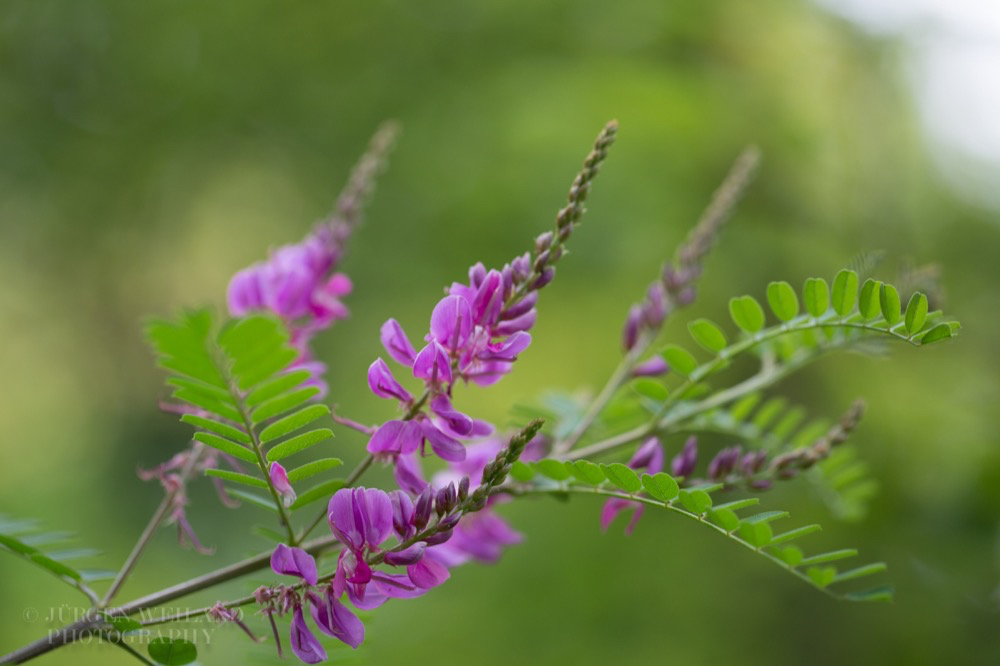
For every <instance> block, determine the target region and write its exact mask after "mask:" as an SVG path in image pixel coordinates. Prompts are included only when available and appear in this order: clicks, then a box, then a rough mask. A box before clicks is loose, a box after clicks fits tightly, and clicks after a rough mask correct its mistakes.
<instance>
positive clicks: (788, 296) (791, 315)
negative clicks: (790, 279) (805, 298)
mask: <svg viewBox="0 0 1000 666" xmlns="http://www.w3.org/2000/svg"><path fill="white" fill-rule="evenodd" d="M767 304H768V305H769V306H771V312H773V313H774V316H775V317H777V318H778V319H780V320H781V321H791V320H792V319H795V316H796V315H797V314H799V297H798V296H797V295H796V294H795V290H794V289H792V285H790V284H788V283H787V282H772V283H770V284H769V285H767Z"/></svg>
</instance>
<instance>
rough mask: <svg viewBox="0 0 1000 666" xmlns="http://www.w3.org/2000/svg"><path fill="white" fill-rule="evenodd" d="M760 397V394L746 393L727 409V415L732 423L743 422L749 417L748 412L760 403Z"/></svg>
mask: <svg viewBox="0 0 1000 666" xmlns="http://www.w3.org/2000/svg"><path fill="white" fill-rule="evenodd" d="M761 397H762V396H761V394H760V393H748V394H747V395H745V396H743V397H742V398H740V399H739V400H738V401H737V402H736V404H734V405H733V406H732V407H730V408H729V415H730V416H731V417H732V418H733V420H734V421H743V420H744V419H746V418H747V417H748V416H750V412H752V411H753V410H754V407H756V406H757V405H758V404H759V403H760V400H761Z"/></svg>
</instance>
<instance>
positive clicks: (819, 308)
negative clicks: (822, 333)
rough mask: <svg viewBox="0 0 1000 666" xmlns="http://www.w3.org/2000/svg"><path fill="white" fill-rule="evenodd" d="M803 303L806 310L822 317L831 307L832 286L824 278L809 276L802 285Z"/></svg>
mask: <svg viewBox="0 0 1000 666" xmlns="http://www.w3.org/2000/svg"><path fill="white" fill-rule="evenodd" d="M802 303H803V304H804V305H805V307H806V312H808V313H809V314H811V315H812V316H813V317H820V316H822V315H823V314H824V313H825V312H826V311H827V308H829V307H830V288H829V287H828V286H827V284H826V280H824V279H823V278H809V279H807V280H806V282H805V285H804V286H803V287H802Z"/></svg>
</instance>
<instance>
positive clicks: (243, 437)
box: [181, 414, 250, 444]
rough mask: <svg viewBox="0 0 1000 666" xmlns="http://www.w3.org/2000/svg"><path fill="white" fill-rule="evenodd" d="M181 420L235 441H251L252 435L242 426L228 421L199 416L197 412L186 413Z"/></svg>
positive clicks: (247, 442) (246, 442) (243, 442)
mask: <svg viewBox="0 0 1000 666" xmlns="http://www.w3.org/2000/svg"><path fill="white" fill-rule="evenodd" d="M181 421H183V422H184V423H188V424H190V425H193V426H195V427H196V428H201V429H202V430H208V431H209V432H214V433H215V434H216V435H222V436H223V437H225V438H226V439H231V440H233V441H234V442H239V443H241V444H249V443H250V436H249V435H247V434H246V432H244V431H243V430H242V429H241V428H236V427H233V426H231V425H229V424H227V423H220V422H219V421H216V420H214V419H206V418H205V417H203V416H198V415H197V414H185V415H184V416H182V417H181Z"/></svg>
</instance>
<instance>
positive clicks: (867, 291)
mask: <svg viewBox="0 0 1000 666" xmlns="http://www.w3.org/2000/svg"><path fill="white" fill-rule="evenodd" d="M881 285H882V283H881V282H878V281H876V280H873V279H871V278H868V279H867V280H865V283H864V284H863V285H861V295H860V296H858V312H860V313H861V316H862V317H863V318H865V319H874V318H875V317H877V316H879V313H880V312H881V311H882V306H881V304H880V302H879V299H880V296H879V291H880V287H881Z"/></svg>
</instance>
